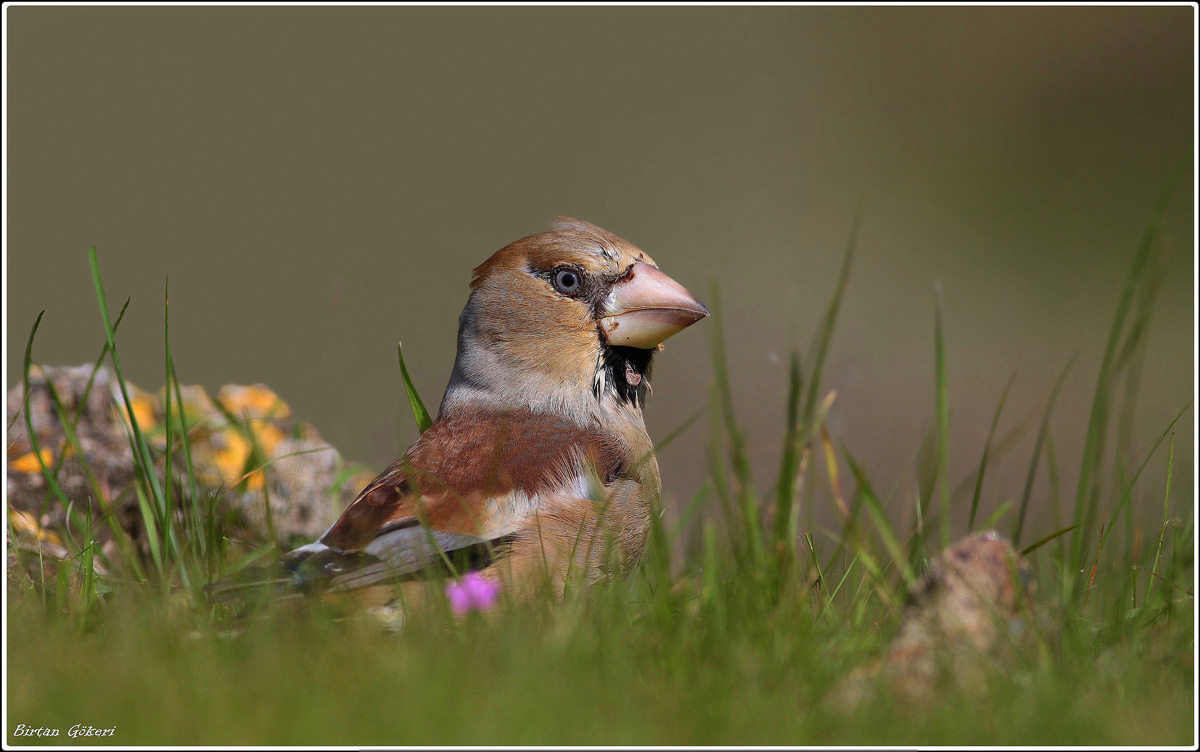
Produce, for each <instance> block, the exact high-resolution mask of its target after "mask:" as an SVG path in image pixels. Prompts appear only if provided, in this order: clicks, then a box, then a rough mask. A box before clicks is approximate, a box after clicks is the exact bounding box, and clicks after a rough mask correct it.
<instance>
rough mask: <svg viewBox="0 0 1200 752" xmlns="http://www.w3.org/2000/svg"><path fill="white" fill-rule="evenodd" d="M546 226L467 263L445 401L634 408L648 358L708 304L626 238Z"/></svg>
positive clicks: (558, 222)
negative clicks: (467, 291)
mask: <svg viewBox="0 0 1200 752" xmlns="http://www.w3.org/2000/svg"><path fill="white" fill-rule="evenodd" d="M553 228H554V229H552V230H551V231H549V232H543V233H539V234H537V235H530V236H528V237H525V238H522V239H520V240H518V241H516V242H515V243H511V244H510V245H508V246H505V247H504V248H502V249H500V250H499V251H497V252H496V253H495V254H493V255H492V257H491V258H489V259H488V260H487V261H485V262H483V263H482V264H480V265H479V266H478V267H477V268H476V269H475V272H474V276H473V278H472V280H471V290H472V292H471V296H470V299H469V300H468V302H467V306H466V308H465V309H464V310H463V313H462V316H461V317H460V319H459V322H460V326H459V341H458V359H457V361H456V363H455V369H454V376H453V377H452V378H451V384H450V389H449V390H448V391H447V396H448V397H450V396H451V392H452V391H454V390H455V389H456V388H461V389H470V390H473V391H476V392H482V393H484V394H485V395H486V396H487V397H488V398H490V399H492V400H494V401H496V402H498V403H501V404H503V406H505V407H512V406H529V407H531V408H533V409H534V410H537V411H555V412H565V413H572V414H579V413H581V412H587V413H594V409H592V407H593V406H592V405H589V404H588V400H590V402H591V403H600V402H603V401H604V400H606V399H609V398H612V399H616V400H617V401H618V402H624V403H630V404H632V405H633V406H634V407H640V406H641V404H642V402H643V401H644V399H645V393H646V389H647V386H648V385H647V382H648V380H649V376H650V361H651V356H652V355H653V353H654V352H655V351H656V350H658V349H659V348H660V346H661V344H662V342H663V340H665V339H667V338H668V337H670V336H671V335H673V334H675V333H677V332H679V331H681V330H683V329H685V328H686V327H688V326H691V325H692V324H694V323H696V322H697V321H699V320H700V319H702V318H704V317H705V316H707V315H708V309H707V308H706V307H705V306H704V304H703V303H701V302H700V301H699V300H697V299H696V298H695V297H694V296H693V295H692V294H691V293H689V292H688V291H687V290H685V289H684V288H683V287H682V286H681V285H680V284H679V283H678V282H676V281H675V280H673V279H671V278H670V277H668V276H667V275H666V274H664V273H663V272H662V271H660V270H659V268H658V266H657V265H656V264H655V263H654V260H653V259H651V258H650V256H649V255H647V254H646V253H645V252H644V251H642V250H641V249H639V248H638V247H637V246H635V245H633V244H632V243H629V242H627V241H625V240H623V239H621V238H619V237H617V236H616V235H613V234H612V233H610V232H608V231H606V230H603V229H601V228H599V227H596V226H595V225H592V224H589V223H587V222H584V221H581V220H578V219H572V218H570V217H557V218H556V219H555V220H554V223H553ZM444 406H445V405H444V404H443V407H444Z"/></svg>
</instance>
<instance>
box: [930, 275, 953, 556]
mask: <svg viewBox="0 0 1200 752" xmlns="http://www.w3.org/2000/svg"><path fill="white" fill-rule="evenodd" d="M933 299H934V305H933V311H934V313H933V353H934V368H935V370H936V387H935V388H936V389H937V395H936V397H937V399H936V401H937V427H938V428H937V463H938V472H937V477H938V480H939V481H940V483H941V494H940V497H939V498H940V500H941V507H942V526H941V527H942V548H949V547H950V396H949V394H948V389H947V386H946V348H945V343H944V341H943V337H942V287H941V285H940V284H939V285H938V286H937V287H935V288H934V298H933Z"/></svg>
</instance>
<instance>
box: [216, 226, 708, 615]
mask: <svg viewBox="0 0 1200 752" xmlns="http://www.w3.org/2000/svg"><path fill="white" fill-rule="evenodd" d="M554 227H555V229H554V230H552V231H550V232H545V233H540V234H538V235H531V236H529V237H526V238H522V239H521V240H518V241H516V242H515V243H512V244H510V245H508V246H506V247H505V248H503V249H501V250H500V251H498V252H496V253H495V254H494V255H493V256H492V257H491V258H489V259H488V260H487V261H485V262H484V263H483V264H482V265H480V266H479V267H477V268H476V269H475V273H474V277H473V279H472V281H471V288H472V292H471V295H470V298H469V299H468V302H467V305H466V307H465V308H464V310H463V313H462V315H461V316H460V318H459V334H458V354H457V357H456V360H455V363H454V369H453V372H452V373H451V376H450V382H449V385H448V386H447V388H446V393H445V396H444V397H443V399H442V403H441V406H440V408H439V410H438V416H437V418H436V420H434V422H433V424H432V425H431V426H430V427H429V429H428V430H426V431H425V432H424V433H423V434H422V435H421V437H420V438H419V439H418V440H417V441H416V442H415V443H414V444H413V445H412V446H411V447H410V448H409V449H408V451H407V452H405V454H404V455H403V456H402V457H401V458H400V459H399V460H397V461H396V462H395V463H393V464H392V465H391V466H390V467H389V468H387V469H386V470H385V471H383V472H382V473H381V474H380V475H379V476H378V477H377V478H375V480H373V481H372V482H371V483H370V484H368V485H367V487H366V488H364V489H363V490H362V492H361V493H360V494H359V495H358V497H357V498H356V499H355V501H354V502H353V503H352V504H351V505H350V506H349V507H348V508H347V509H346V510H345V512H344V513H343V514H342V515H341V517H340V518H339V519H338V520H337V521H336V522H335V523H334V524H333V525H332V526H331V527H330V528H329V530H327V531H326V532H325V534H324V535H322V536H321V537H320V538H319V539H318V540H317V541H316V542H314V543H310V544H308V545H306V546H302V547H301V548H299V549H296V550H295V551H292V552H291V553H289V554H287V555H286V556H285V557H283V559H282V560H281V563H282V564H283V567H284V570H283V571H282V572H280V573H279V576H278V577H277V578H276V579H275V580H274V582H275V583H276V584H277V585H279V586H282V588H283V589H285V590H289V591H293V592H313V591H319V592H337V591H348V590H357V589H359V588H364V587H368V586H376V585H379V584H381V583H389V582H392V581H394V580H397V579H403V578H415V577H420V576H421V575H422V574H424V573H426V572H427V571H429V570H430V569H432V568H438V567H442V566H443V565H445V564H447V563H449V565H450V566H455V561H456V560H457V565H458V566H459V567H469V568H472V569H478V571H479V573H480V575H481V576H482V577H484V578H487V579H489V580H491V581H493V582H496V583H498V584H501V585H502V586H503V587H504V588H506V589H508V590H509V591H511V592H512V593H513V594H515V595H517V596H518V597H520V596H521V595H524V594H528V593H531V592H532V591H533V590H534V589H536V588H538V587H541V586H543V585H544V584H547V583H549V584H550V585H551V587H552V588H553V590H554V591H556V592H558V593H561V591H562V588H563V586H564V583H565V582H566V580H567V578H568V576H571V577H574V576H576V575H578V576H579V577H581V578H583V579H584V580H585V581H588V582H591V581H595V580H596V579H598V578H600V577H602V576H604V575H606V574H611V573H623V572H625V571H627V570H628V569H629V567H631V566H632V565H633V564H634V563H636V562H637V560H638V558H639V557H640V556H641V552H642V549H643V547H644V545H645V541H646V535H647V531H648V528H649V523H650V516H651V514H653V513H655V510H656V505H657V502H658V497H659V494H660V491H661V489H660V481H659V473H658V464H657V462H656V460H655V458H654V455H653V444H652V442H651V440H650V438H649V436H648V435H647V433H646V427H645V424H644V422H643V420H642V406H643V405H644V403H645V398H646V394H647V392H648V390H649V377H650V368H651V361H652V355H653V353H654V352H655V351H656V350H657V349H658V348H659V347H660V344H661V342H662V340H663V339H666V337H668V336H670V335H671V334H674V333H675V332H677V331H679V330H681V329H683V328H685V327H686V326H688V325H690V324H692V323H694V322H695V321H697V320H699V319H700V318H702V317H704V316H706V315H707V314H708V311H707V309H705V308H704V306H703V304H701V303H700V302H699V301H697V300H696V299H695V298H694V297H692V296H691V295H690V294H689V293H688V292H687V291H686V290H684V289H683V288H682V287H680V286H679V285H678V284H677V283H675V282H674V281H673V280H671V279H670V278H669V277H667V276H666V275H665V274H663V273H662V272H660V271H658V268H657V267H656V266H655V265H654V262H653V261H652V260H651V259H650V258H649V257H648V256H647V255H646V254H645V253H644V252H643V251H641V250H640V249H638V248H636V247H635V246H633V245H631V244H630V243H628V242H626V241H624V240H622V239H621V238H619V237H617V236H615V235H613V234H611V233H609V232H607V231H605V230H602V229H600V228H598V227H595V226H593V225H591V224H588V223H586V222H582V221H579V220H575V219H570V218H565V217H560V218H557V219H556V221H555V225H554ZM572 573H573V574H572ZM240 587H244V585H241V584H237V583H236V581H230V583H228V584H226V585H225V586H222V583H218V584H217V585H216V586H214V587H213V591H214V593H215V594H216V595H218V596H222V595H224V594H229V593H235V592H237V590H238V589H239V588H240Z"/></svg>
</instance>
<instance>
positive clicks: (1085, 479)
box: [1071, 156, 1192, 570]
mask: <svg viewBox="0 0 1200 752" xmlns="http://www.w3.org/2000/svg"><path fill="white" fill-rule="evenodd" d="M1191 163H1192V160H1191V157H1190V156H1189V158H1188V159H1186V160H1181V161H1180V164H1179V167H1178V168H1177V169H1176V172H1175V174H1174V175H1173V176H1172V178H1171V180H1170V181H1169V182H1168V185H1167V188H1166V190H1164V191H1163V194H1162V196H1160V197H1159V200H1158V203H1157V204H1156V205H1155V207H1154V211H1153V213H1152V214H1151V217H1150V221H1149V222H1148V223H1147V225H1146V228H1145V230H1144V231H1143V233H1142V238H1141V240H1140V241H1139V243H1138V249H1137V252H1136V253H1135V254H1134V258H1133V264H1132V266H1131V267H1130V269H1129V274H1128V275H1127V276H1126V278H1125V286H1124V288H1123V289H1122V291H1121V297H1120V300H1119V301H1118V303H1117V311H1116V314H1114V316H1113V322H1112V327H1111V328H1110V329H1109V332H1108V341H1107V343H1106V344H1105V346H1104V356H1103V359H1102V360H1101V362H1100V369H1099V374H1098V375H1097V377H1096V390H1095V393H1094V395H1093V397H1092V407H1091V413H1090V415H1089V418H1088V429H1087V434H1086V436H1085V438H1084V448H1083V458H1082V460H1081V461H1080V463H1079V483H1078V485H1077V486H1076V491H1075V520H1074V522H1075V524H1076V525H1080V526H1081V527H1080V529H1079V531H1078V532H1077V533H1076V534H1075V535H1074V536H1072V547H1071V562H1072V567H1073V569H1076V570H1078V569H1080V568H1081V567H1082V566H1083V562H1084V557H1086V556H1087V550H1088V548H1089V546H1088V535H1089V530H1090V529H1091V526H1092V523H1093V521H1094V520H1095V517H1096V508H1097V505H1098V504H1099V501H1100V493H1099V489H1098V488H1096V484H1097V479H1096V476H1097V473H1098V472H1099V465H1100V459H1101V456H1102V454H1103V448H1104V434H1105V428H1106V425H1105V424H1106V422H1107V419H1108V406H1109V382H1110V379H1111V378H1112V375H1113V374H1112V364H1113V358H1114V357H1115V356H1116V353H1117V352H1118V350H1119V345H1120V340H1121V333H1122V331H1124V329H1125V318H1126V316H1127V315H1128V313H1129V307H1130V305H1131V303H1132V301H1133V298H1134V295H1135V293H1136V291H1137V289H1138V286H1139V284H1140V283H1141V282H1142V279H1143V277H1144V276H1145V272H1146V266H1147V261H1148V260H1149V258H1150V251H1151V248H1152V246H1153V244H1154V241H1155V240H1156V238H1157V237H1158V229H1159V226H1160V225H1161V224H1162V220H1163V217H1164V216H1165V215H1166V212H1167V207H1168V206H1169V205H1170V202H1171V197H1172V196H1173V195H1174V194H1175V189H1176V188H1177V187H1178V185H1179V184H1180V182H1181V180H1182V179H1183V176H1184V175H1185V174H1187V171H1188V169H1189V168H1190V166H1191Z"/></svg>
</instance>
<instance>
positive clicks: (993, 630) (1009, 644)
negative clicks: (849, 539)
mask: <svg viewBox="0 0 1200 752" xmlns="http://www.w3.org/2000/svg"><path fill="white" fill-rule="evenodd" d="M1034 590H1035V583H1034V582H1033V575H1032V572H1031V570H1030V568H1029V564H1028V562H1026V561H1025V559H1024V558H1023V557H1022V556H1021V555H1020V554H1018V553H1017V552H1016V550H1014V549H1013V547H1012V546H1011V545H1010V544H1009V543H1008V542H1007V541H1006V540H1004V539H1003V538H1002V537H1001V536H1000V535H999V534H998V533H996V532H994V531H988V532H983V533H976V534H974V535H970V536H967V537H966V538H963V539H962V540H960V541H959V542H958V543H956V544H954V545H953V546H951V547H950V548H948V549H946V550H945V551H944V552H942V554H941V555H940V556H938V557H937V558H936V559H934V561H933V563H932V564H931V565H930V567H929V569H928V571H926V572H925V574H924V575H923V576H922V577H921V578H920V579H919V580H918V581H917V582H916V583H915V584H914V585H913V587H912V588H911V589H910V591H909V599H908V602H907V603H906V605H905V608H904V616H903V619H902V621H901V624H900V630H899V633H898V634H897V635H896V637H895V639H893V640H892V642H891V644H890V645H889V646H888V649H887V651H886V652H885V653H884V655H883V656H882V657H881V658H879V659H877V660H875V661H874V662H872V663H871V664H869V665H867V666H862V667H859V668H857V669H855V670H854V671H852V672H851V673H850V675H848V676H847V677H846V678H845V679H844V680H843V681H842V682H841V683H839V684H838V685H836V686H835V688H834V690H833V691H832V692H831V693H830V696H829V698H827V704H828V706H830V707H832V708H836V709H847V708H852V707H856V706H858V705H859V704H860V703H862V702H863V701H865V700H866V699H868V698H869V697H871V696H872V693H874V692H877V691H879V690H883V691H886V692H889V693H890V694H891V696H892V698H893V699H896V700H899V701H901V702H905V703H910V704H912V705H914V706H925V705H927V703H929V702H930V701H931V700H932V698H933V697H934V693H935V690H936V689H937V688H938V687H939V686H951V687H954V688H955V689H957V690H959V691H962V692H968V693H972V694H976V695H978V694H982V693H983V692H985V691H986V686H987V677H988V673H989V671H992V670H996V669H1003V667H1004V666H1005V665H1006V664H1005V659H1006V657H1008V655H1009V653H1010V652H1011V651H1012V650H1013V649H1014V648H1015V647H1017V646H1019V645H1021V644H1022V643H1023V642H1024V640H1025V638H1026V637H1027V636H1028V635H1029V634H1030V630H1031V627H1032V625H1031V624H1030V623H1029V622H1030V607H1029V606H1030V600H1031V599H1032V597H1033V594H1034Z"/></svg>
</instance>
